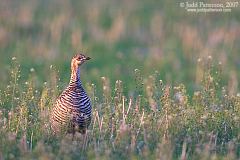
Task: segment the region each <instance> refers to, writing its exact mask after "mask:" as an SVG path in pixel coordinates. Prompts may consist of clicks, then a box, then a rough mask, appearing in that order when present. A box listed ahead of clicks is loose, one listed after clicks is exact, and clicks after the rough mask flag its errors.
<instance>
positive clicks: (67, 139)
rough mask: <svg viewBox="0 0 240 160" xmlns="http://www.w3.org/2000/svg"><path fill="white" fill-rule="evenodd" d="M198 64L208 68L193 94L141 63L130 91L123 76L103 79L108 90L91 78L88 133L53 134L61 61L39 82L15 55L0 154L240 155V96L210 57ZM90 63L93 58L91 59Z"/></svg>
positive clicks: (0, 100)
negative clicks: (145, 73)
mask: <svg viewBox="0 0 240 160" xmlns="http://www.w3.org/2000/svg"><path fill="white" fill-rule="evenodd" d="M199 63H204V64H202V65H201V64H199V66H200V68H201V69H202V70H203V71H204V75H203V77H202V80H201V82H202V83H201V85H200V87H199V88H200V89H198V90H196V91H195V92H194V93H193V96H192V97H190V96H189V95H188V93H187V91H186V87H185V85H183V84H179V85H178V86H175V87H170V86H169V85H166V84H165V82H163V81H162V80H161V79H160V76H159V73H158V72H155V73H154V74H152V75H150V76H149V77H147V78H145V77H143V76H142V74H141V71H140V70H138V69H136V70H135V71H134V72H135V74H134V75H135V76H134V77H133V78H134V79H135V82H134V83H135V90H133V94H132V96H128V95H126V93H124V81H120V80H117V81H116V83H115V87H114V86H113V87H111V86H110V84H109V78H107V77H102V78H101V81H102V85H101V88H102V90H99V89H97V88H96V85H95V84H89V83H88V84H86V85H85V86H86V89H87V92H88V94H89V96H90V97H91V100H92V104H93V120H92V123H91V126H90V127H89V130H88V132H87V138H86V139H84V138H83V137H82V136H81V135H77V137H76V138H75V140H73V141H72V140H71V135H67V136H63V137H54V136H53V135H52V134H51V130H50V127H49V120H48V117H49V113H50V111H51V109H52V107H53V103H54V102H55V99H56V97H57V95H58V94H59V92H60V89H59V87H58V85H59V80H58V78H57V72H56V71H55V69H54V68H55V67H51V68H49V71H48V72H49V73H50V77H49V80H48V81H47V82H45V83H44V84H42V88H37V87H36V83H37V74H36V71H34V69H31V71H30V73H29V75H28V78H27V79H25V80H26V82H25V83H21V82H20V81H19V80H20V78H21V76H22V75H21V72H20V70H21V68H19V65H18V62H17V60H16V59H15V58H13V60H12V66H11V70H10V71H11V72H10V75H9V84H8V85H7V86H6V87H5V88H4V89H3V90H1V97H0V105H1V110H0V111H1V117H0V118H1V119H0V120H1V121H0V123H1V126H2V127H1V129H0V137H1V144H0V149H1V150H0V151H1V152H0V155H1V157H2V158H3V159H15V158H19V159H34V158H38V159H41V158H47V159H75V158H78V159H96V158H98V159H158V158H163V157H165V158H166V159H179V158H182V159H184V157H185V158H187V159H214V158H217V159H235V158H237V157H239V151H240V149H239V144H238V143H239V128H240V126H239V124H240V123H239V121H240V119H239V116H240V96H239V95H231V96H230V95H228V94H227V93H226V89H225V88H224V87H223V86H221V82H220V81H221V79H220V78H219V77H221V75H220V70H219V66H217V65H214V63H213V62H212V60H211V59H204V60H202V61H201V62H199ZM86 65H87V64H86Z"/></svg>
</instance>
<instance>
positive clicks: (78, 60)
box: [72, 53, 91, 66]
mask: <svg viewBox="0 0 240 160" xmlns="http://www.w3.org/2000/svg"><path fill="white" fill-rule="evenodd" d="M89 59H91V58H90V57H88V56H85V55H83V54H81V53H79V54H76V55H75V56H74V57H73V58H72V65H74V66H80V65H82V64H83V63H84V62H85V61H87V60H89Z"/></svg>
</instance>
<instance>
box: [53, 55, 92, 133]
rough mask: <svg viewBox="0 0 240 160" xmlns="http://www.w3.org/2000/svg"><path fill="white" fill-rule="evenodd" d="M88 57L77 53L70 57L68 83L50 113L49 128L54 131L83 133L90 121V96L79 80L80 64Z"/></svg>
mask: <svg viewBox="0 0 240 160" xmlns="http://www.w3.org/2000/svg"><path fill="white" fill-rule="evenodd" d="M89 59H90V58H89V57H87V56H85V55H83V54H77V55H75V56H74V57H73V58H72V61H71V79H70V83H69V85H68V87H67V88H66V89H65V90H64V91H63V92H62V94H61V95H60V96H59V97H58V98H57V100H56V103H55V104H54V107H53V109H52V112H51V115H50V123H51V128H52V130H53V132H54V133H57V134H58V133H72V134H74V133H75V132H80V133H82V134H84V133H85V132H86V129H87V127H88V126H89V124H90V122H91V117H92V106H91V102H90V98H89V97H88V95H87V93H86V92H85V90H84V89H83V86H82V82H81V80H80V66H81V65H82V64H83V63H84V62H85V61H87V60H89Z"/></svg>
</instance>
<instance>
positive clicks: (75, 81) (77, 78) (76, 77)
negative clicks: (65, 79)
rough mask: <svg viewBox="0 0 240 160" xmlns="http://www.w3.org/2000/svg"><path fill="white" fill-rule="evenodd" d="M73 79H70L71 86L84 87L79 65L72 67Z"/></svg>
mask: <svg viewBox="0 0 240 160" xmlns="http://www.w3.org/2000/svg"><path fill="white" fill-rule="evenodd" d="M71 70H72V72H71V79H70V83H69V84H70V86H82V83H81V80H80V68H79V66H78V65H74V64H72V65H71Z"/></svg>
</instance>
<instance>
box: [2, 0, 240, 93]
mask: <svg viewBox="0 0 240 160" xmlns="http://www.w3.org/2000/svg"><path fill="white" fill-rule="evenodd" d="M207 2H208V3H210V2H212V3H215V2H216V1H207ZM217 2H223V3H224V2H225V1H222V0H221V1H220V0H219V1H217ZM76 52H83V53H85V54H87V55H88V56H90V57H92V59H91V61H89V62H88V63H87V64H86V65H84V66H83V67H82V75H83V76H82V80H83V81H84V83H87V82H88V83H94V84H97V86H98V87H99V86H100V83H101V77H102V76H106V77H109V79H110V83H111V85H114V83H115V81H116V80H118V79H120V80H122V81H123V85H124V89H125V91H127V92H130V91H131V90H133V89H134V83H135V82H134V69H136V68H137V69H140V71H141V73H142V74H143V75H144V77H147V76H149V75H151V74H154V73H155V71H158V72H159V76H160V78H161V79H162V80H163V81H164V82H165V83H169V84H171V85H174V84H177V83H183V84H185V85H186V86H187V89H188V91H189V92H190V93H192V91H193V90H196V89H197V88H198V84H199V83H200V79H201V72H199V71H198V67H197V66H198V65H197V63H198V61H201V60H202V59H204V58H207V57H209V56H210V55H211V56H212V60H213V61H214V62H216V63H219V62H221V66H222V80H223V81H222V82H223V83H224V85H226V86H227V87H228V89H229V91H231V92H232V93H237V92H238V89H239V85H238V81H239V80H240V8H239V7H237V8H233V9H232V11H231V12H230V13H221V12H218V13H192V12H187V11H186V10H185V9H183V8H181V7H179V2H176V1H173V0H165V1H159V0H123V1H119V0H112V1H109V0H89V1H82V0H80V1H74V0H69V1H65V0H52V1H48V0H21V1H19V0H1V1H0V57H1V58H0V81H1V84H0V88H2V87H4V86H5V84H7V82H8V77H9V76H8V75H9V74H8V71H9V68H10V65H11V61H12V57H16V58H17V60H18V62H19V64H20V65H21V78H20V81H21V80H22V81H25V80H26V79H27V78H28V75H29V73H30V72H31V71H30V70H31V69H32V68H33V69H34V70H35V75H36V77H37V78H36V80H37V86H39V87H41V86H42V84H43V83H44V82H45V81H48V80H49V72H50V69H49V68H50V66H51V65H53V66H54V67H55V68H56V70H58V72H57V74H58V76H59V77H61V79H60V84H62V86H64V85H66V84H67V83H68V81H69V78H70V59H71V57H72V56H73V55H74V54H75V53H76ZM209 58H210V57H209Z"/></svg>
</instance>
